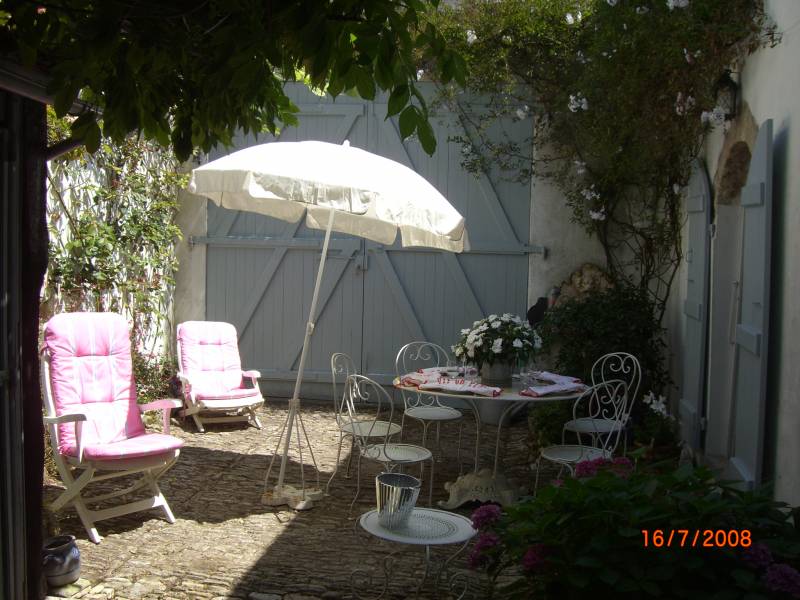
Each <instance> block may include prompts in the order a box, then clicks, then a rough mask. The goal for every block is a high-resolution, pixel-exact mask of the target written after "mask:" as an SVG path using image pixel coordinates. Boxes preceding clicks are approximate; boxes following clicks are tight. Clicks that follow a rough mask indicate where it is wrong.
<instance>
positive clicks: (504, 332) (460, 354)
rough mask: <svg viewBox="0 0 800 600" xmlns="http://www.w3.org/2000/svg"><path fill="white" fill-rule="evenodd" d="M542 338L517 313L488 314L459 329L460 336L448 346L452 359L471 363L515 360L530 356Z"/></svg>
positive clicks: (539, 344) (513, 361) (481, 363)
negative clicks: (451, 351) (454, 342)
mask: <svg viewBox="0 0 800 600" xmlns="http://www.w3.org/2000/svg"><path fill="white" fill-rule="evenodd" d="M541 345H542V340H541V338H540V337H539V334H538V333H536V330H534V329H533V327H531V326H530V325H529V324H528V322H527V321H523V320H522V319H520V318H519V317H518V316H517V315H512V314H510V313H505V314H503V315H500V316H498V315H489V316H488V317H486V318H485V319H480V320H478V321H475V322H474V323H473V324H472V327H471V328H466V329H462V330H461V339H460V340H459V341H458V342H457V343H456V344H455V345H453V346H452V347H451V349H452V350H453V354H455V356H456V358H457V359H459V360H461V361H464V362H467V363H469V364H475V365H477V366H478V367H479V368H480V367H481V366H482V365H483V364H484V363H486V364H490V365H491V364H494V363H496V362H508V363H512V364H513V363H515V362H518V361H525V360H528V359H530V358H532V357H533V356H534V354H535V352H536V350H538V349H539V348H541Z"/></svg>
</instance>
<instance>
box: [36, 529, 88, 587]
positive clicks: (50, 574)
mask: <svg viewBox="0 0 800 600" xmlns="http://www.w3.org/2000/svg"><path fill="white" fill-rule="evenodd" d="M42 573H43V574H44V576H45V577H46V578H47V585H49V586H50V587H62V586H65V585H69V584H70V583H75V582H76V581H77V580H78V577H80V575H81V553H80V550H78V545H77V544H76V543H75V537H74V536H71V535H59V536H57V537H52V538H49V539H47V540H45V542H44V546H43V547H42Z"/></svg>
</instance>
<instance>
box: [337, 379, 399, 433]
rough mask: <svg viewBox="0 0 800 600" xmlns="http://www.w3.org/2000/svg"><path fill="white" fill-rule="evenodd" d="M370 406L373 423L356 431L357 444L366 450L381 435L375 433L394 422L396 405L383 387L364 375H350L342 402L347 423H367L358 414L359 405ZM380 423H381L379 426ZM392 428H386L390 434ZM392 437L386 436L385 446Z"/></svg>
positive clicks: (343, 414)
mask: <svg viewBox="0 0 800 600" xmlns="http://www.w3.org/2000/svg"><path fill="white" fill-rule="evenodd" d="M364 404H369V406H370V408H371V410H372V413H373V414H372V416H371V419H370V420H371V423H372V425H371V426H369V427H361V428H358V429H355V431H356V435H355V438H354V439H355V443H356V444H357V445H358V446H359V447H360V448H361V449H364V448H366V447H367V446H368V445H370V444H373V443H375V440H376V439H378V438H379V435H377V434H375V433H374V432H376V431H378V429H376V428H378V427H380V426H381V425H383V424H384V423H387V422H388V423H390V424H391V422H392V418H393V416H394V404H393V403H392V398H391V396H389V394H388V392H387V391H386V390H385V389H384V388H383V386H382V385H380V384H379V383H377V382H375V381H373V380H372V379H370V378H369V377H364V376H363V375H349V376H348V377H347V379H346V381H345V389H344V397H343V401H342V406H343V410H342V416H343V418H344V419H345V422H346V423H351V424H354V423H356V422H361V423H362V424H363V423H364V422H365V419H364V417H363V415H360V414H359V412H358V407H359V405H364ZM379 421H380V422H381V423H380V424H379ZM389 429H390V428H389V427H386V428H385V431H387V432H388V430H389ZM389 438H390V436H389V435H388V433H387V435H385V436H384V438H383V442H382V443H383V445H384V446H386V445H387V444H388V443H389Z"/></svg>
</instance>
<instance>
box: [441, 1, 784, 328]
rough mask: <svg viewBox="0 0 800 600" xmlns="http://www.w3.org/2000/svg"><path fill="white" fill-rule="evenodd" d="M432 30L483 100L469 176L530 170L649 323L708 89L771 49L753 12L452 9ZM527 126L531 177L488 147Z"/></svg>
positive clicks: (637, 7)
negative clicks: (637, 294) (595, 243)
mask: <svg viewBox="0 0 800 600" xmlns="http://www.w3.org/2000/svg"><path fill="white" fill-rule="evenodd" d="M437 24H438V25H439V27H440V28H441V30H442V31H443V32H444V34H445V37H446V38H447V39H448V41H449V42H450V44H451V45H452V46H453V47H454V48H455V49H456V50H458V51H459V52H460V53H461V54H463V56H464V57H465V58H466V61H467V65H468V68H469V72H470V74H469V79H468V87H469V89H471V90H474V91H475V92H477V93H480V94H481V95H483V96H487V95H488V96H490V97H491V98H492V99H493V110H492V111H489V112H488V113H486V114H483V115H476V114H471V113H469V111H468V110H467V109H465V108H464V107H463V106H462V102H461V98H462V97H463V96H462V95H460V94H459V93H457V90H455V89H451V90H450V92H451V93H450V94H449V95H446V96H445V98H444V100H445V101H446V102H448V104H449V105H450V106H451V107H452V108H453V109H454V110H456V111H458V112H459V114H460V115H461V117H462V120H463V121H464V122H465V124H466V125H467V127H468V131H469V132H470V136H469V138H468V139H467V138H465V139H464V140H462V141H463V142H464V143H465V152H466V153H467V158H466V161H465V162H466V163H467V164H468V165H473V166H475V167H477V166H483V167H485V166H487V165H486V163H490V164H493V165H495V166H500V167H501V168H503V169H506V170H507V171H508V172H509V175H510V176H511V177H514V178H517V179H526V178H528V177H530V176H531V175H532V173H533V172H535V173H536V174H537V176H540V177H546V178H550V179H551V180H552V181H554V182H555V183H556V184H557V186H558V187H559V188H560V189H561V191H562V192H563V193H564V196H565V198H566V202H567V203H568V205H569V206H570V207H571V208H572V211H573V216H574V219H575V221H577V222H578V223H580V224H582V225H583V226H584V227H585V228H586V230H587V231H588V232H590V233H591V234H593V235H597V236H598V239H599V240H600V242H601V243H602V244H603V246H604V248H605V252H606V258H607V263H608V268H609V269H610V271H611V274H612V276H614V278H615V279H623V280H627V281H628V282H630V283H632V284H634V285H637V286H640V287H642V288H643V289H645V290H647V291H648V292H649V293H651V294H652V295H653V298H654V300H655V301H656V308H657V309H658V311H659V313H658V314H659V318H660V316H661V315H662V314H663V308H664V306H665V302H666V298H667V295H668V292H669V288H670V285H671V283H672V281H673V278H674V276H675V272H676V269H677V266H678V265H679V263H680V258H681V244H680V231H681V227H682V223H683V218H682V215H681V210H680V198H681V194H682V190H683V188H684V187H685V186H686V184H687V182H688V180H689V176H690V174H691V169H692V161H693V160H694V159H695V158H696V157H697V155H698V153H699V151H700V149H701V147H702V143H703V138H704V136H705V134H706V133H707V132H708V131H709V129H710V128H711V126H712V124H713V123H717V124H719V123H721V121H722V119H721V115H720V111H719V110H718V111H716V112H714V108H715V103H716V95H715V85H716V83H717V82H718V81H719V79H720V77H721V76H722V75H723V73H725V72H726V70H729V69H733V70H738V65H739V64H740V63H741V61H742V60H743V59H744V58H745V57H746V56H747V54H748V53H750V52H751V51H753V50H754V49H756V48H758V47H759V46H761V45H763V44H769V43H774V42H775V36H774V29H773V28H771V27H770V26H768V25H767V23H766V17H765V15H764V12H763V7H762V1H761V0H499V1H497V2H494V1H488V0H463V1H462V2H459V3H458V4H457V5H455V6H452V7H449V8H443V9H442V11H440V13H439V15H438V21H437ZM529 114H533V115H534V116H535V117H536V126H535V129H534V131H533V132H532V136H533V147H534V148H536V149H537V156H536V160H535V162H534V164H533V165H531V163H530V161H529V160H528V159H527V157H525V156H524V154H523V153H521V152H520V148H521V146H519V145H517V144H514V143H512V142H510V141H508V140H505V141H501V142H492V141H491V140H490V139H489V138H488V136H487V135H486V134H487V132H489V131H490V129H491V128H492V126H493V124H494V123H496V120H497V118H498V117H503V116H511V117H514V116H516V117H517V118H518V119H520V120H521V119H523V118H524V117H526V116H527V115H529Z"/></svg>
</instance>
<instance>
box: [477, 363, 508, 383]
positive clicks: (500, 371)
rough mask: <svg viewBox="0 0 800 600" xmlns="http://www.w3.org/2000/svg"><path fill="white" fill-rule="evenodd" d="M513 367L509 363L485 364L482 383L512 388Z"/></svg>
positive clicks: (482, 370)
mask: <svg viewBox="0 0 800 600" xmlns="http://www.w3.org/2000/svg"><path fill="white" fill-rule="evenodd" d="M512 369H513V367H512V365H511V363H508V362H496V363H493V364H491V365H490V364H488V363H483V365H482V366H481V383H483V385H492V386H496V387H510V386H511V371H512Z"/></svg>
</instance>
